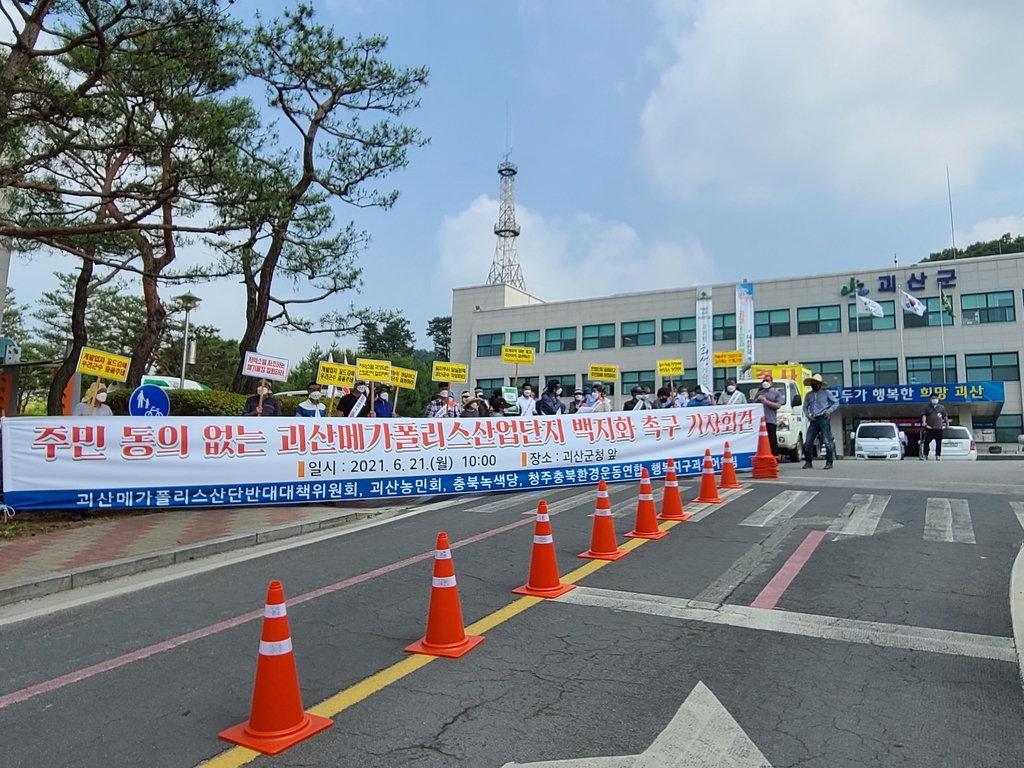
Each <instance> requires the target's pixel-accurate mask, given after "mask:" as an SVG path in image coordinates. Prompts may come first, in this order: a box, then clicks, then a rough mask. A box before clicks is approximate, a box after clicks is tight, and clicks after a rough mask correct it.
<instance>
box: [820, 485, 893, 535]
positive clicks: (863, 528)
mask: <svg viewBox="0 0 1024 768" xmlns="http://www.w3.org/2000/svg"><path fill="white" fill-rule="evenodd" d="M890 498H891V497H890V496H877V495H875V494H870V493H868V494H864V493H855V494H853V496H851V497H850V500H849V501H848V502H847V503H846V506H845V507H843V511H842V512H840V513H839V516H838V517H837V518H836V519H835V520H834V521H833V523H832V525H830V526H829V527H828V533H833V534H835V539H838V538H839V537H840V536H873V535H874V534H875V529H876V528H877V527H878V521H879V520H881V519H882V513H883V512H885V508H886V506H887V505H888V504H889V499H890ZM835 539H833V541H835Z"/></svg>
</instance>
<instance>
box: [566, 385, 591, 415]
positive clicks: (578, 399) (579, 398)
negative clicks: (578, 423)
mask: <svg viewBox="0 0 1024 768" xmlns="http://www.w3.org/2000/svg"><path fill="white" fill-rule="evenodd" d="M589 391H590V388H589V387H588V388H587V392H589ZM586 397H587V396H586V394H585V393H584V392H583V390H582V389H577V390H576V391H574V392H573V393H572V402H571V403H569V413H579V410H580V408H582V407H583V406H584V405H586V403H587V401H586Z"/></svg>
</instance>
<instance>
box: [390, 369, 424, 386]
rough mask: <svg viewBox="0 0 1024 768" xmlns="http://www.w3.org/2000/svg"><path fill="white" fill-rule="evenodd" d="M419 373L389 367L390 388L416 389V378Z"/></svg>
mask: <svg viewBox="0 0 1024 768" xmlns="http://www.w3.org/2000/svg"><path fill="white" fill-rule="evenodd" d="M418 375H419V371H413V370H411V369H409V368H396V367H395V366H391V386H393V387H401V388H402V389H416V377H417V376H418Z"/></svg>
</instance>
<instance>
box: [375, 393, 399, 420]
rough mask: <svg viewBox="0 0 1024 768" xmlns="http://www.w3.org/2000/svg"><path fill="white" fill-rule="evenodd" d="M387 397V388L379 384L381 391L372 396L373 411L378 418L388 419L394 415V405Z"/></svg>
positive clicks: (388, 396)
mask: <svg viewBox="0 0 1024 768" xmlns="http://www.w3.org/2000/svg"><path fill="white" fill-rule="evenodd" d="M389 398H390V395H389V394H388V391H387V389H385V387H384V385H381V391H380V392H378V393H377V396H376V397H375V398H373V412H374V414H375V415H376V416H377V418H378V419H390V418H391V417H392V416H394V415H395V406H393V405H392V404H391V403H390V402H388V400H389Z"/></svg>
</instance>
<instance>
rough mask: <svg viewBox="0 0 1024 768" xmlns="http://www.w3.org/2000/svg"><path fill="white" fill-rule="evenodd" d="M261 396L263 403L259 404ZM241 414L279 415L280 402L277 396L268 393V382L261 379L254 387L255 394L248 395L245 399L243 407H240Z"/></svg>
mask: <svg viewBox="0 0 1024 768" xmlns="http://www.w3.org/2000/svg"><path fill="white" fill-rule="evenodd" d="M261 396H262V399H263V404H262V405H260V398H261ZM242 415H243V416H280V415H281V404H280V403H279V402H277V398H276V397H274V396H273V395H271V394H270V384H268V383H266V382H263V381H261V382H260V385H259V387H258V388H257V389H256V394H255V395H249V397H247V398H246V399H245V408H243V409H242Z"/></svg>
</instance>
